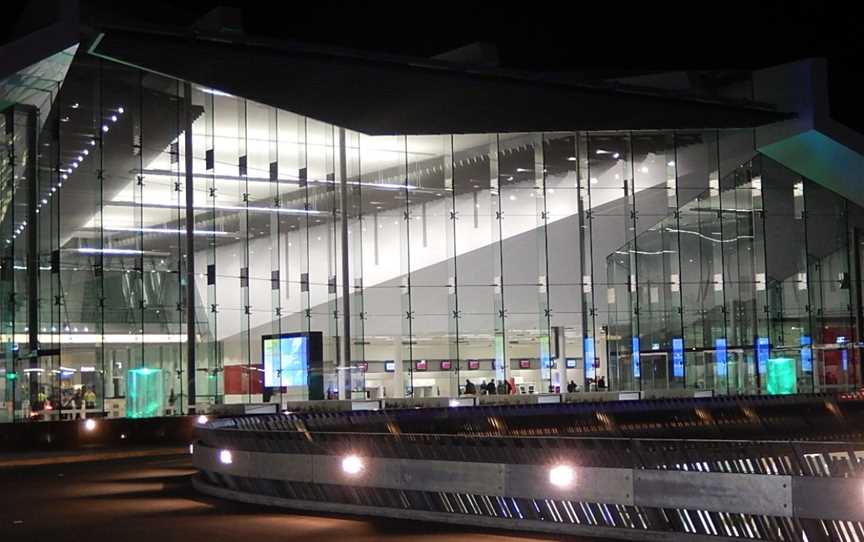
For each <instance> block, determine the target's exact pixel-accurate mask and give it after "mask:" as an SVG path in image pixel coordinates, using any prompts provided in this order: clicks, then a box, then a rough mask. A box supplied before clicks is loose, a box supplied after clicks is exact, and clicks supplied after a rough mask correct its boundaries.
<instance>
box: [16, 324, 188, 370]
mask: <svg viewBox="0 0 864 542" xmlns="http://www.w3.org/2000/svg"><path fill="white" fill-rule="evenodd" d="M10 338H14V339H15V340H14V342H16V343H26V342H27V341H28V340H29V339H28V336H27V334H25V333H16V334H15V336H14V337H11V336H9V335H5V336H0V341H2V342H9V339H10ZM39 342H41V343H42V344H52V343H54V344H56V343H60V344H87V345H90V344H177V343H185V342H186V334H185V333H147V334H144V335H141V334H123V333H113V334H104V335H103V334H101V333H54V334H49V333H40V334H39ZM64 369H65V368H64ZM69 370H74V369H69Z"/></svg>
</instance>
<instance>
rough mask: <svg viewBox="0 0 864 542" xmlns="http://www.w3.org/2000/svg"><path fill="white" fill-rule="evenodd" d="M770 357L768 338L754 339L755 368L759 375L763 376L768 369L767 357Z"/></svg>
mask: <svg viewBox="0 0 864 542" xmlns="http://www.w3.org/2000/svg"><path fill="white" fill-rule="evenodd" d="M770 355H771V342H770V341H769V339H768V337H758V338H757V339H756V368H757V370H758V371H759V374H760V375H764V374H765V370H766V368H767V367H768V357H769V356H770Z"/></svg>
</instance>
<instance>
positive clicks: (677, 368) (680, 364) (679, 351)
mask: <svg viewBox="0 0 864 542" xmlns="http://www.w3.org/2000/svg"><path fill="white" fill-rule="evenodd" d="M672 376H673V377H675V378H684V339H681V338H677V337H676V338H674V339H672Z"/></svg>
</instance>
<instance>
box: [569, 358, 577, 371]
mask: <svg viewBox="0 0 864 542" xmlns="http://www.w3.org/2000/svg"><path fill="white" fill-rule="evenodd" d="M567 368H568V369H575V368H576V358H567Z"/></svg>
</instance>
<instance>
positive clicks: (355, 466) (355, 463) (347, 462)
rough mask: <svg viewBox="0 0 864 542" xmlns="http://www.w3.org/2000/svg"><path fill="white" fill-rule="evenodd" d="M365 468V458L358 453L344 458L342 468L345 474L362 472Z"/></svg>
mask: <svg viewBox="0 0 864 542" xmlns="http://www.w3.org/2000/svg"><path fill="white" fill-rule="evenodd" d="M363 468H364V465H363V460H362V459H360V458H359V457H357V456H356V455H349V456H347V457H345V458H343V459H342V470H343V471H344V472H345V474H350V475H355V474H360V473H361V472H362V471H363Z"/></svg>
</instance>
